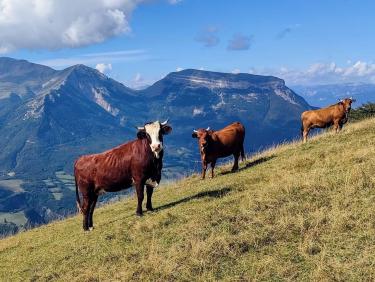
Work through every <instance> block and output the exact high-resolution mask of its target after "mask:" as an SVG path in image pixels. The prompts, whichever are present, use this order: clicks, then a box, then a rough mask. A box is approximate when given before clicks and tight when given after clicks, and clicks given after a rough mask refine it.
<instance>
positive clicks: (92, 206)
mask: <svg viewBox="0 0 375 282" xmlns="http://www.w3.org/2000/svg"><path fill="white" fill-rule="evenodd" d="M97 201H98V195H96V194H94V195H93V196H91V199H90V207H89V222H88V225H89V230H92V229H94V221H93V219H92V217H93V214H94V209H95V206H96V202H97Z"/></svg>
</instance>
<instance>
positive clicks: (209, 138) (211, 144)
mask: <svg viewBox="0 0 375 282" xmlns="http://www.w3.org/2000/svg"><path fill="white" fill-rule="evenodd" d="M192 137H193V138H198V143H199V152H200V154H201V159H202V179H204V178H205V177H206V170H207V165H208V164H211V177H214V168H215V165H216V161H217V159H218V158H224V157H228V156H230V155H233V156H234V164H233V168H232V171H236V170H238V159H239V157H240V155H241V157H242V160H243V159H244V157H245V153H244V148H243V143H244V139H245V127H244V126H243V125H242V124H241V123H239V122H235V123H232V124H230V125H228V126H227V127H225V128H223V129H221V130H218V131H213V130H210V128H207V129H198V130H194V132H193V134H192Z"/></svg>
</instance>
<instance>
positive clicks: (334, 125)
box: [333, 122, 340, 133]
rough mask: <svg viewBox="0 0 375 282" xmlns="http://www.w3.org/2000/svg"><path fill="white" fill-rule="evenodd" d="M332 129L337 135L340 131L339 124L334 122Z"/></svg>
mask: <svg viewBox="0 0 375 282" xmlns="http://www.w3.org/2000/svg"><path fill="white" fill-rule="evenodd" d="M333 128H334V129H335V132H336V133H339V131H340V124H339V122H334V124H333Z"/></svg>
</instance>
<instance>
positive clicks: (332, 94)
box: [292, 83, 375, 107]
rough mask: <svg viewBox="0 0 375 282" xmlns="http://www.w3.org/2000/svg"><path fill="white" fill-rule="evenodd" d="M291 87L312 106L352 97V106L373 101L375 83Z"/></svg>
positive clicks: (374, 99)
mask: <svg viewBox="0 0 375 282" xmlns="http://www.w3.org/2000/svg"><path fill="white" fill-rule="evenodd" d="M292 89H293V90H294V91H296V92H297V93H298V94H299V95H301V96H302V97H304V98H305V99H306V101H307V102H308V103H309V104H310V105H313V106H317V107H325V106H327V105H331V104H334V103H337V101H338V100H339V99H342V98H345V97H351V96H352V97H353V98H355V99H356V100H357V102H356V103H355V104H353V106H354V107H359V106H360V105H362V104H364V103H367V102H375V84H366V83H344V84H329V85H313V86H293V87H292Z"/></svg>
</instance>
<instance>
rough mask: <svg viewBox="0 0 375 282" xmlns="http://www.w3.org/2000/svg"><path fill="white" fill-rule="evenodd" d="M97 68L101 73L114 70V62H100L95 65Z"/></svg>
mask: <svg viewBox="0 0 375 282" xmlns="http://www.w3.org/2000/svg"><path fill="white" fill-rule="evenodd" d="M95 68H96V69H97V70H98V71H100V72H101V73H107V72H108V71H111V70H112V64H105V63H99V64H97V65H96V66H95Z"/></svg>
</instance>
